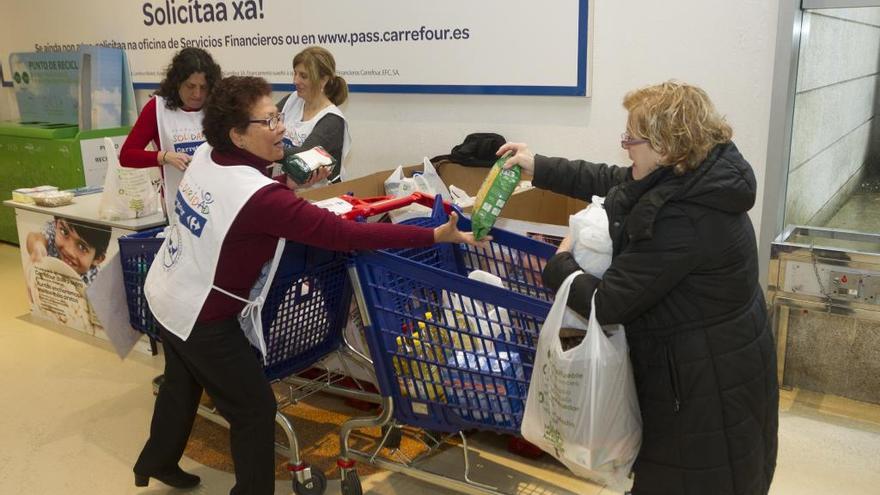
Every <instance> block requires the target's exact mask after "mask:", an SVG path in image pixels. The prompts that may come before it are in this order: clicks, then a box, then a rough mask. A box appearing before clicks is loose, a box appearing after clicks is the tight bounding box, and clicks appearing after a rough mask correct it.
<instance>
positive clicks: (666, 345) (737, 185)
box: [533, 143, 779, 495]
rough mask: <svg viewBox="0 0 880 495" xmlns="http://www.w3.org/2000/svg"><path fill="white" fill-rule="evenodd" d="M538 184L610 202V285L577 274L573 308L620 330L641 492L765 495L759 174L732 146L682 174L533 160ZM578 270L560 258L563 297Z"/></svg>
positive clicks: (774, 391) (771, 364)
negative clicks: (638, 417) (635, 408)
mask: <svg viewBox="0 0 880 495" xmlns="http://www.w3.org/2000/svg"><path fill="white" fill-rule="evenodd" d="M533 182H534V185H535V186H536V187H541V188H545V189H550V190H552V191H554V192H557V193H561V194H566V195H568V196H573V197H577V198H581V199H587V200H589V199H590V198H591V197H592V196H593V195H598V196H605V197H606V199H605V209H606V213H607V215H608V220H609V231H610V234H611V239H612V241H613V245H614V255H613V258H612V262H611V266H610V267H609V269H608V270H607V271H606V272H605V274H604V276H603V278H602V279H601V280H600V279H597V278H595V277H592V276H590V275H581V276H579V277H577V279H576V280H575V283H574V284H573V285H572V293H571V296H570V297H569V301H568V304H569V306H570V307H571V308H572V309H574V310H575V311H577V312H579V313H581V314H582V315H585V316H587V317H588V316H589V313H590V299H591V296H592V294H593V291H594V290H595V291H596V311H597V318H598V320H599V322H600V323H602V324H610V323H622V324H623V325H624V326H625V328H626V337H627V342H628V344H629V347H630V357H631V359H632V364H633V372H634V375H635V381H636V390H637V393H638V398H639V406H640V409H641V412H642V423H643V439H642V448H641V450H640V452H639V456H638V458H637V460H636V464H635V466H634V468H633V470H634V473H635V484H634V486H633V492H632V493H633V495H647V494H658V495H660V494H664V495H665V494H668V495H673V494H675V495H707V494H712V495H728V494H729V495H759V494H766V493H767V491H768V490H769V487H770V482H771V480H772V479H773V473H774V470H775V467H776V451H777V428H778V417H779V414H778V404H779V393H778V388H777V380H776V354H775V348H774V345H773V338H772V335H771V333H770V329H769V326H768V323H769V322H768V318H767V310H766V304H765V302H764V295H763V292H762V290H761V287H760V285H759V283H758V253H757V247H756V240H755V232H754V229H753V227H752V223H751V221H750V220H749V217H748V215H747V214H746V212H747V211H748V210H749V209H750V208H751V207H752V206H753V205H754V202H755V193H756V181H755V176H754V173H753V172H752V168H751V166H750V165H749V164H748V162H746V161H745V159H744V158H743V157H742V155H741V154H740V153H739V151H738V150H737V148H736V146H735V145H734V144H733V143H725V144H720V145H718V146H716V147H715V148H714V149H713V150H712V151H711V152H710V153H709V156H708V157H707V158H706V160H704V162H703V163H702V164H701V165H700V166H699V167H698V168H697V169H696V170H694V171H691V172H688V173H686V174H684V175H682V176H677V175H675V174H674V173H673V171H672V169H671V167H660V168H658V169H657V170H655V171H654V172H652V173H651V174H649V175H648V176H647V177H645V178H643V179H642V180H639V181H635V180H633V179H632V174H631V171H630V169H629V168H628V167H627V168H623V167H616V166H608V165H605V164H595V163H589V162H585V161H569V160H565V159H561V158H548V157H543V156H540V155H538V156H536V157H535V178H534V181H533ZM577 269H578V266H577V264H576V263H575V261H574V258H573V257H572V256H571V254H570V253H561V254H558V255H556V256H555V257H554V258H552V259H551V260H550V262H549V263H548V265H547V267H546V269H545V271H544V282H545V284H546V285H547V286H548V287H550V288H552V289H556V288H558V287H559V285H560V284H561V283H562V281H563V280H564V279H565V278H566V277H567V276H568V275H569V274H570V273H572V272H573V271H575V270H577Z"/></svg>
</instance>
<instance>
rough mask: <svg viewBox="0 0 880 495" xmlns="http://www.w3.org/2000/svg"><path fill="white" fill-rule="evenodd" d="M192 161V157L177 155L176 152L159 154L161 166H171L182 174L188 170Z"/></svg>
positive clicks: (184, 154) (182, 154) (183, 154)
mask: <svg viewBox="0 0 880 495" xmlns="http://www.w3.org/2000/svg"><path fill="white" fill-rule="evenodd" d="M191 161H192V157H191V156H189V155H187V154H186V153H177V152H176V151H160V152H159V164H160V165H171V166H172V167H174V168H176V169H177V170H180V171H181V172H183V171H185V170H186V167H188V166H189V162H191Z"/></svg>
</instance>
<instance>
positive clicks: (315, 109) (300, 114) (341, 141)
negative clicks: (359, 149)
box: [278, 46, 351, 182]
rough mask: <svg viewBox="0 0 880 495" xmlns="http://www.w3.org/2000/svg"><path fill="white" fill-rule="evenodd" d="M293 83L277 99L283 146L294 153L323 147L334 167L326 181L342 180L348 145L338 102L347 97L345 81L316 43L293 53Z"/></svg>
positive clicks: (329, 54) (349, 145) (341, 102)
mask: <svg viewBox="0 0 880 495" xmlns="http://www.w3.org/2000/svg"><path fill="white" fill-rule="evenodd" d="M293 84H294V85H295V86H296V91H294V92H293V93H291V94H289V95H287V96H285V97H284V98H283V99H282V100H281V101H280V102H278V110H279V111H280V112H281V113H282V114H284V127H285V128H286V129H287V130H286V131H285V133H284V145H285V147H287V148H292V149H293V150H294V151H295V152H299V151H305V150H308V149H311V148H314V147H315V146H321V147H323V148H324V149H325V150H326V151H327V152H328V153H330V155H332V156H333V158H334V159H335V160H336V166H335V167H334V168H333V170H331V171H329V177H330V182H338V181H341V180H344V179H345V167H343V166H342V162H343V160H345V157H346V156H348V151H349V149H350V148H351V135H350V134H349V132H348V122H347V121H346V120H345V116H344V115H343V114H342V111H341V110H340V109H339V106H338V105H342V104H343V103H344V102H345V100H347V99H348V84H347V83H346V82H345V79H343V78H342V77H340V76H337V75H336V60H334V59H333V55H332V54H331V53H330V52H329V51H327V50H326V49H324V48H321V47H320V46H310V47H308V48H306V49H305V50H303V51H301V52H299V53H298V54H296V56H295V57H293ZM321 173H322V174H327V173H328V172H326V171H325V172H321ZM323 177H326V175H323ZM323 177H322V178H323Z"/></svg>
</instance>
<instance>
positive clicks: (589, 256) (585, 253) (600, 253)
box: [568, 196, 612, 278]
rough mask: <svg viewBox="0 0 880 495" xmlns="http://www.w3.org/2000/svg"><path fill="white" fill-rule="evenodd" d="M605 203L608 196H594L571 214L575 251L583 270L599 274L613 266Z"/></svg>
mask: <svg viewBox="0 0 880 495" xmlns="http://www.w3.org/2000/svg"><path fill="white" fill-rule="evenodd" d="M604 203H605V198H600V197H599V196H593V199H592V200H591V201H590V204H588V205H587V207H586V208H584V209H583V210H581V211H579V212H577V213H575V214H574V215H571V216H570V217H569V218H568V225H569V232H570V233H571V241H572V244H571V254H572V256H574V260H575V261H577V264H578V265H580V267H581V269H582V270H583V271H585V272H587V273H589V274H590V275H593V276H594V277H598V278H602V275H604V274H605V270H607V269H608V267H609V266H611V254H612V245H611V235H610V234H609V233H608V215H606V214H605V206H604Z"/></svg>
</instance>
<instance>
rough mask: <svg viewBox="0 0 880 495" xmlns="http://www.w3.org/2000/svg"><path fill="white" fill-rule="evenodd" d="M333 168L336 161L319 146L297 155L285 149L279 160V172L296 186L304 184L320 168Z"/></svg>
mask: <svg viewBox="0 0 880 495" xmlns="http://www.w3.org/2000/svg"><path fill="white" fill-rule="evenodd" d="M335 166H336V160H335V159H334V158H333V156H331V155H330V153H327V150H325V149H324V148H322V147H320V146H315V147H314V148H312V149H310V150H306V151H300V152H299V153H294V152H293V151H292V150H290V149H285V150H284V158H283V159H282V160H281V170H283V171H284V173H285V174H287V176H288V177H290V178H291V179H293V181H294V182H296V183H297V184H305V183H306V182H307V181H308V180H309V177H311V176H312V173H313V172H314V171H315V170H318V169H319V168H321V167H331V168H332V167H335Z"/></svg>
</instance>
